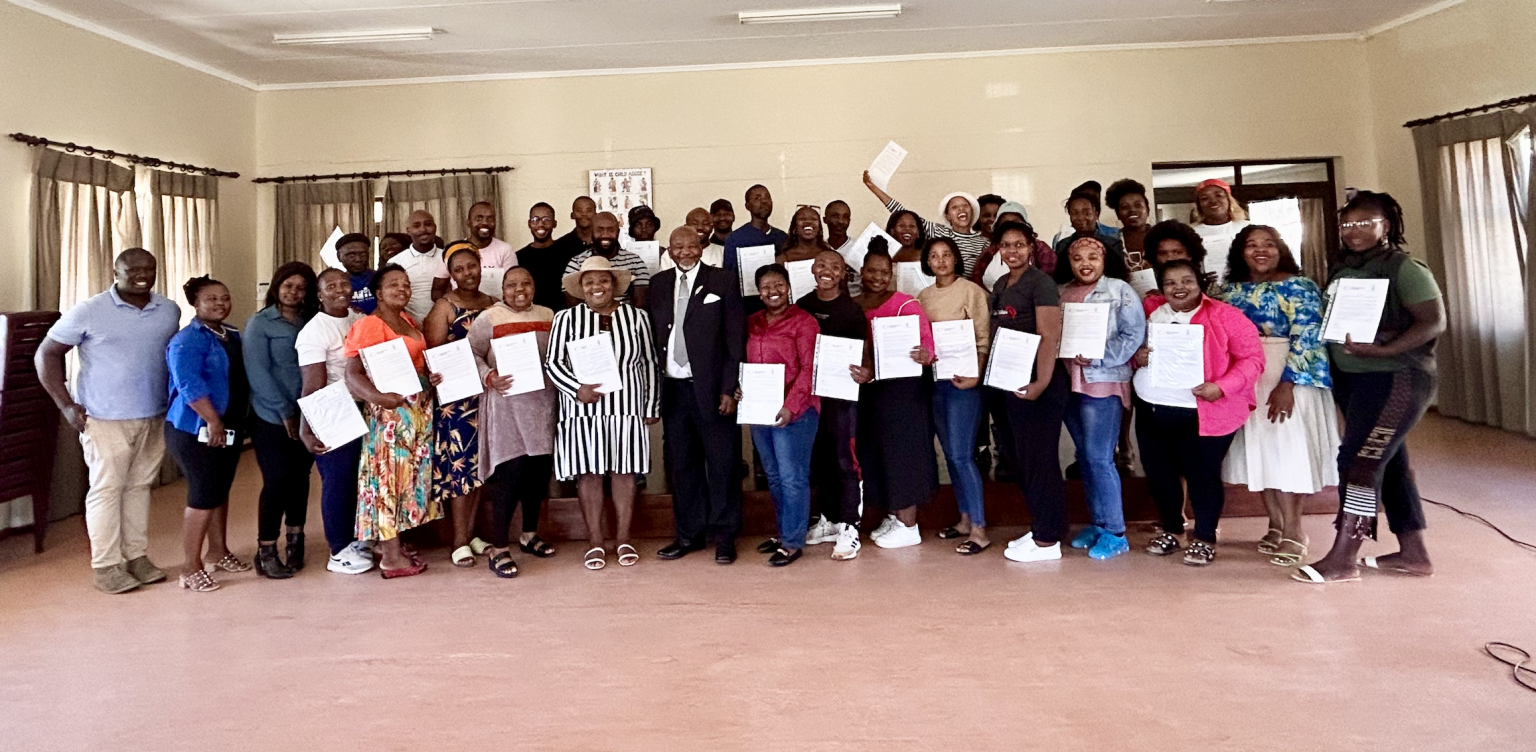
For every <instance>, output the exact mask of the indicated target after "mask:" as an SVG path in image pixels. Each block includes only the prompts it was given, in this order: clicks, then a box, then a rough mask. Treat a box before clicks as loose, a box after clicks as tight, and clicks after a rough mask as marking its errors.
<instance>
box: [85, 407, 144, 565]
mask: <svg viewBox="0 0 1536 752" xmlns="http://www.w3.org/2000/svg"><path fill="white" fill-rule="evenodd" d="M80 446H81V447H83V448H84V450H85V465H86V467H88V468H89V469H90V483H91V487H90V490H89V491H87V492H86V494H85V529H86V532H87V533H89V534H90V538H91V567H92V568H93V569H101V568H103V567H110V566H115V565H118V564H121V563H123V562H125V561H130V560H133V559H137V558H139V557H140V556H143V555H145V553H146V552H148V550H149V488H150V486H151V485H152V484H153V483H154V482H155V479H156V478H157V477H158V476H159V475H160V461H161V459H162V458H164V456H165V418H164V417H163V416H155V417H153V418H140V419H136V420H98V419H96V418H87V419H86V421H85V431H84V432H83V433H81V434H80Z"/></svg>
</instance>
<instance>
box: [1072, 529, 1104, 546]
mask: <svg viewBox="0 0 1536 752" xmlns="http://www.w3.org/2000/svg"><path fill="white" fill-rule="evenodd" d="M1103 534H1104V528H1102V527H1099V526H1098V525H1089V526H1088V527H1085V528H1083V531H1082V532H1080V533H1078V534H1077V537H1076V538H1073V539H1072V547H1073V548H1088V547H1089V546H1092V545H1093V544H1095V543H1097V542H1098V541H1099V536H1100V535H1103Z"/></svg>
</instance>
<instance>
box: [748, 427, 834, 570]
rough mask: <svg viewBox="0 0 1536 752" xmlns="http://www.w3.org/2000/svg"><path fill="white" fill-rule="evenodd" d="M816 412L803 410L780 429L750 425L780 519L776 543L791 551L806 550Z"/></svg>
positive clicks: (774, 508)
mask: <svg viewBox="0 0 1536 752" xmlns="http://www.w3.org/2000/svg"><path fill="white" fill-rule="evenodd" d="M817 420H818V416H817V415H816V411H815V410H806V411H805V412H804V413H801V415H800V417H798V418H796V419H795V420H794V421H793V422H791V423H790V424H789V425H787V426H785V427H783V428H776V427H774V426H753V427H752V443H753V444H755V445H757V453H758V454H759V455H761V456H762V458H763V474H764V475H767V476H768V492H769V493H770V494H771V495H772V496H773V511H774V514H775V515H776V516H777V517H778V519H779V540H780V541H782V542H783V546H784V548H787V549H789V550H791V551H795V550H798V549H802V548H805V532H806V527H807V525H808V524H809V522H810V516H811V446H812V445H813V444H815V442H816V423H817Z"/></svg>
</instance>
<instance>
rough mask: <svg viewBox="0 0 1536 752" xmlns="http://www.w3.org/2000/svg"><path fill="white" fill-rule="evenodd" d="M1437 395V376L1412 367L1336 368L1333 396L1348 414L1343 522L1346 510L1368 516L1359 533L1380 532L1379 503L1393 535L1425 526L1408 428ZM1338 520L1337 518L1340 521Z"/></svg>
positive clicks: (1342, 458) (1343, 440) (1343, 441)
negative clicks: (1376, 370) (1364, 370)
mask: <svg viewBox="0 0 1536 752" xmlns="http://www.w3.org/2000/svg"><path fill="white" fill-rule="evenodd" d="M1434 396H1435V377H1434V376H1433V375H1431V374H1428V373H1425V372H1423V371H1420V370H1418V369H1414V368H1407V369H1403V370H1400V371H1394V372H1390V373H1348V372H1345V371H1342V370H1339V369H1337V368H1335V369H1334V371H1333V399H1334V401H1335V402H1338V403H1339V412H1340V413H1342V414H1343V415H1344V435H1343V436H1342V437H1340V443H1339V500H1340V502H1341V504H1340V509H1339V518H1338V522H1339V523H1342V522H1343V520H1344V514H1345V513H1346V512H1347V513H1349V514H1351V515H1354V516H1356V517H1357V518H1363V519H1364V520H1368V523H1367V524H1362V525H1361V528H1360V529H1356V530H1350V531H1348V532H1349V533H1350V534H1351V535H1353V536H1355V537H1364V536H1366V535H1370V537H1372V538H1375V537H1376V508H1377V505H1378V503H1379V504H1380V506H1381V508H1382V509H1383V510H1385V511H1386V514H1387V525H1388V526H1390V528H1391V530H1392V532H1393V534H1395V535H1402V534H1403V533H1411V532H1416V531H1419V530H1423V529H1424V528H1425V526H1426V523H1425V521H1424V505H1423V503H1422V501H1421V500H1420V499H1419V487H1418V485H1417V484H1416V483H1414V480H1413V469H1412V468H1411V467H1409V466H1408V447H1407V444H1406V442H1407V440H1408V432H1409V431H1411V430H1413V427H1414V426H1415V425H1417V424H1418V422H1419V419H1420V418H1423V417H1424V411H1425V410H1426V409H1428V408H1429V402H1430V400H1431V399H1433V398H1434ZM1336 524H1337V523H1336Z"/></svg>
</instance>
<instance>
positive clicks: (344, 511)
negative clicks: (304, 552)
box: [315, 439, 363, 556]
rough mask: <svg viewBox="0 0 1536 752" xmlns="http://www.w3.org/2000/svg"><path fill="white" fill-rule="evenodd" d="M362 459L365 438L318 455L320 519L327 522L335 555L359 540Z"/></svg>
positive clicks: (327, 533)
mask: <svg viewBox="0 0 1536 752" xmlns="http://www.w3.org/2000/svg"><path fill="white" fill-rule="evenodd" d="M362 458H363V440H362V439H357V440H355V441H352V442H351V443H349V444H343V445H341V446H339V447H336V448H335V449H332V450H331V451H329V452H326V453H325V454H321V455H316V456H315V467H316V468H317V469H319V470H320V521H321V522H322V523H324V524H325V543H326V545H328V546H330V547H331V555H332V556H335V555H336V554H339V553H341V550H342V549H343V548H346V547H347V546H349V545H352V541H354V540H356V539H357V538H356V535H357V472H358V464H359V463H360V462H361V461H362Z"/></svg>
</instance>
